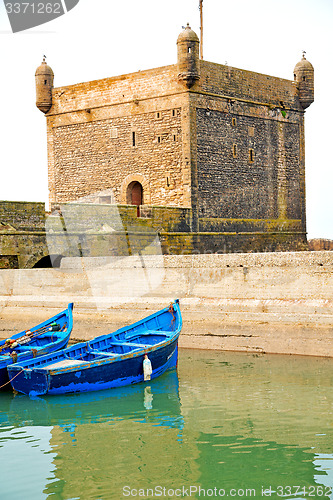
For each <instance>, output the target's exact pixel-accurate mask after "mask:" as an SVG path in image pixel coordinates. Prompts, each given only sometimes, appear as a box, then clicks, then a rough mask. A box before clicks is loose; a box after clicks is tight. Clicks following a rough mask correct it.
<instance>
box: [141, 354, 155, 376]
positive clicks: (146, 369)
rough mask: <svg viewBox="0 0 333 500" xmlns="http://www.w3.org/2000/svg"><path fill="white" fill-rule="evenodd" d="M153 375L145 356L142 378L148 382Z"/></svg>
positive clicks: (148, 360)
mask: <svg viewBox="0 0 333 500" xmlns="http://www.w3.org/2000/svg"><path fill="white" fill-rule="evenodd" d="M152 373H153V368H152V366H151V362H150V359H149V358H148V356H147V354H145V357H144V360H143V378H144V380H145V381H146V380H150V379H151V374H152Z"/></svg>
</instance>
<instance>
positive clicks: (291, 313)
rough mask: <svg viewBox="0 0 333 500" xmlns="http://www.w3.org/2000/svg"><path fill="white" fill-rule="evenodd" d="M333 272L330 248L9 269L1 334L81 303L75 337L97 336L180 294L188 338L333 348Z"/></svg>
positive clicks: (291, 350)
mask: <svg viewBox="0 0 333 500" xmlns="http://www.w3.org/2000/svg"><path fill="white" fill-rule="evenodd" d="M98 259H99V260H98ZM332 271H333V252H330V251H323V252H286V253H247V254H235V253H233V254H221V255H217V254H210V255H207V254H206V255H202V254H200V255H163V256H162V255H160V256H144V257H142V256H140V257H139V256H131V257H125V258H111V259H110V258H107V260H103V258H97V259H94V258H90V259H83V260H82V259H81V260H80V259H79V260H75V259H64V261H63V262H62V265H61V268H60V269H19V270H14V269H8V270H7V269H4V270H1V272H0V308H1V309H0V314H1V324H2V332H1V331H0V336H2V337H6V336H8V333H7V332H10V331H11V329H13V326H17V329H16V331H17V330H19V329H20V328H19V327H20V326H22V328H21V329H24V328H26V327H30V326H32V325H33V324H35V322H37V318H40V319H41V320H42V319H46V318H47V317H48V316H50V315H51V314H54V313H55V312H57V310H59V309H61V308H63V307H65V306H66V305H67V303H68V302H74V321H75V325H74V330H73V335H72V336H73V337H74V338H75V339H89V338H92V337H94V336H96V335H99V334H102V333H107V332H109V331H112V330H113V329H115V328H118V327H120V326H123V325H126V324H129V323H131V322H133V321H136V320H138V319H140V318H142V317H144V316H146V315H148V314H150V313H152V312H154V311H155V310H157V309H159V308H160V307H164V306H165V305H168V304H169V302H171V300H173V299H174V298H177V297H178V298H179V299H180V304H181V309H182V313H183V321H184V326H183V330H182V334H181V338H180V346H181V347H191V348H208V349H225V350H235V351H248V352H257V353H281V354H282V353H283V354H303V355H318V356H332V357H333V335H332V334H333V272H332ZM35 320H36V321H35ZM27 321H28V322H29V324H28V325H27ZM30 322H31V323H30Z"/></svg>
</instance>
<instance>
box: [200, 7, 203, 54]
mask: <svg viewBox="0 0 333 500" xmlns="http://www.w3.org/2000/svg"><path fill="white" fill-rule="evenodd" d="M202 3H203V0H199V9H200V59H203V13H202Z"/></svg>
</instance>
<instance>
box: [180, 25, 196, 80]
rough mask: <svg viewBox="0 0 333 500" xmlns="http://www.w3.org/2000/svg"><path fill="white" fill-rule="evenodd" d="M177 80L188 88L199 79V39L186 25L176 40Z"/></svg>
mask: <svg viewBox="0 0 333 500" xmlns="http://www.w3.org/2000/svg"><path fill="white" fill-rule="evenodd" d="M177 51H178V59H177V62H178V78H179V80H181V81H183V82H184V83H185V85H186V86H187V87H188V88H190V87H192V85H194V83H195V82H196V81H197V80H199V78H200V61H199V38H198V36H197V35H196V33H195V32H194V31H193V30H192V29H191V28H190V26H189V24H188V23H187V26H186V28H184V29H183V31H182V32H181V33H180V35H179V36H178V39H177Z"/></svg>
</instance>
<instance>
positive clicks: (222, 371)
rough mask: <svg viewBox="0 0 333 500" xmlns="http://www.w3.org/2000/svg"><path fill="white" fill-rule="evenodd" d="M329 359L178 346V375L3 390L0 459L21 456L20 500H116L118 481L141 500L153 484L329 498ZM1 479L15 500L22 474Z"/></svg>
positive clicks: (332, 422)
mask: <svg viewBox="0 0 333 500" xmlns="http://www.w3.org/2000/svg"><path fill="white" fill-rule="evenodd" d="M332 365H333V360H330V359H327V360H325V359H319V358H313V359H311V358H292V357H288V356H259V357H256V356H254V355H247V354H236V353H235V354H234V353H216V352H210V351H193V350H181V351H180V359H179V368H178V376H177V373H176V372H175V371H174V372H169V373H167V374H165V375H164V376H162V377H161V378H159V379H157V380H154V381H152V382H150V383H149V385H144V384H139V385H136V386H133V387H125V388H119V389H114V390H109V391H100V392H94V393H83V394H74V395H63V396H53V397H44V398H37V399H34V400H32V399H29V398H28V397H26V396H16V397H13V396H12V395H11V394H2V395H1V398H0V409H1V413H0V447H3V450H1V455H2V457H3V456H5V457H6V458H8V463H10V461H11V460H14V457H20V456H21V455H22V456H23V458H22V460H21V459H17V458H16V462H15V460H14V463H15V469H16V471H17V470H18V469H19V470H20V468H22V467H24V471H25V472H24V482H27V483H28V484H29V487H30V490H29V491H33V490H34V487H35V490H34V494H31V496H30V497H29V496H27V495H24V498H27V499H29V498H32V499H34V500H35V499H37V498H50V499H51V498H52V499H69V498H80V499H87V500H93V499H99V498H103V499H106V500H108V499H113V498H115V499H119V498H123V487H124V486H125V485H128V486H129V487H130V488H132V489H134V490H135V491H137V492H139V490H140V492H141V493H142V495H140V496H141V497H145V498H154V496H153V495H152V494H151V492H152V491H153V492H154V491H155V490H154V488H155V487H157V486H159V485H160V486H162V487H165V488H166V489H170V488H173V489H176V488H182V487H183V486H184V488H185V491H186V488H188V487H190V486H193V488H195V487H197V488H198V487H201V488H203V489H205V490H207V491H208V490H209V489H212V488H214V487H217V488H223V489H225V490H226V491H227V490H228V491H229V490H230V489H235V490H239V489H243V490H246V489H250V488H251V489H254V490H255V492H256V497H257V498H258V497H267V496H271V497H272V498H274V497H275V498H278V497H281V496H282V495H281V494H280V495H277V493H278V492H279V493H283V494H284V497H285V498H313V499H323V498H330V497H331V498H333V496H332V495H331V494H330V491H329V488H330V487H332V486H333V466H332V463H333V455H332V452H333V418H332V415H333V391H332ZM20 460H21V461H20ZM36 465H37V470H38V469H39V468H40V470H41V474H40V476H39V478H43V480H42V482H41V480H40V479H39V481H37V480H35V476H36ZM4 478H5V479H4V480H2V481H1V484H0V492H1V490H2V489H4V488H6V489H5V490H4V491H7V492H8V491H11V495H10V496H9V498H10V500H15V499H16V498H17V499H20V500H21V498H23V497H22V496H20V493H22V491H21V487H20V483H22V481H23V479H20V480H19V481H18V480H17V475H16V473H14V471H13V472H11V468H10V467H7V469H6V476H4ZM29 478H30V481H29ZM42 483H43V484H42ZM13 484H15V488H14V487H13ZM33 484H34V485H35V486H33ZM293 485H299V486H302V487H303V488H304V491H307V493H309V491H310V492H311V495H310V496H309V495H308V496H306V495H298V496H297V495H296V494H295V491H289V490H288V489H287V488H288V487H289V486H293ZM319 486H320V488H326V489H322V490H316V489H315V488H316V487H319ZM11 487H12V490H11ZM149 488H150V490H151V491H150V492H149V493H147V489H149ZM279 488H280V490H279ZM310 488H313V489H312V490H309V489H310ZM266 489H268V490H269V491H271V493H270V494H269V495H267V494H266V495H264V494H263V493H262V491H263V490H266ZM192 491H194V489H193V490H192ZM146 493H147V494H146ZM288 493H292V494H289V496H288ZM144 494H145V495H144ZM138 496H139V495H138ZM229 496H230V495H229ZM240 496H242V495H239V496H238V498H239V497H240ZM171 497H172V496H171V495H169V496H168V495H167V496H165V498H171ZM201 497H202V495H201ZM1 498H6V497H5V496H4V497H3V496H2V495H1ZM192 498H199V495H198V494H195V493H193V494H192ZM236 498H237V497H236Z"/></svg>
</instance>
